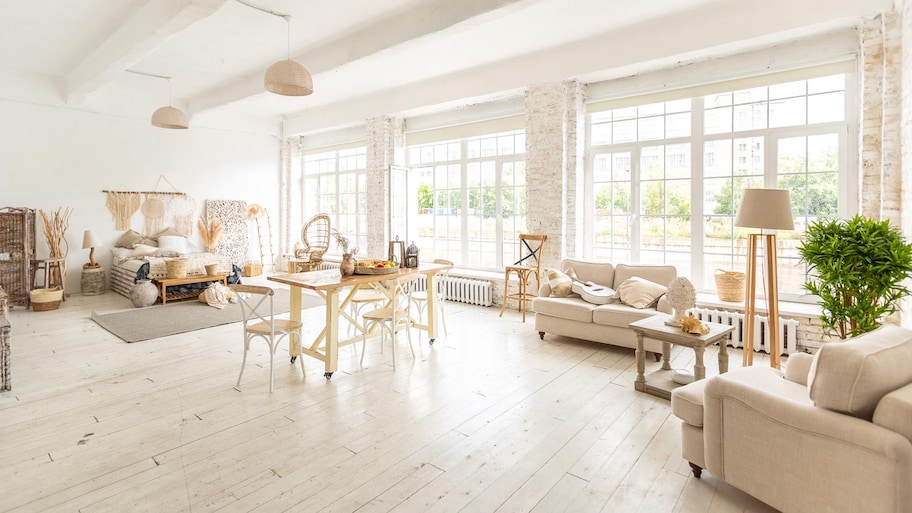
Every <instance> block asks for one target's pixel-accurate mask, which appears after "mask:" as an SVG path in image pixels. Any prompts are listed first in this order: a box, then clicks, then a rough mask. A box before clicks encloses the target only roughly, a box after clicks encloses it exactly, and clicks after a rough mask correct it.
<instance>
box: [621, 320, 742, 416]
mask: <svg viewBox="0 0 912 513" xmlns="http://www.w3.org/2000/svg"><path fill="white" fill-rule="evenodd" d="M668 319H669V316H668V315H664V314H657V315H653V316H650V317H649V318H646V319H642V320H639V321H636V322H631V323H630V324H629V325H628V326H629V327H630V329H632V330H633V331H634V333H636V336H637V347H636V364H637V378H636V381H635V382H634V384H633V387H634V388H635V389H637V390H639V391H640V392H646V393H649V394H652V395H656V396H659V397H664V398H665V399H671V391H672V390H673V389H674V388H676V387H679V386H680V385H678V384H677V383H675V382H674V381H673V380H672V379H671V376H672V373H671V371H672V368H671V345H672V344H674V345H678V346H684V347H689V348H692V349H693V350H694V354H695V355H696V361H695V362H694V380H695V381H696V380H700V379H703V378H705V377H706V367H705V366H704V365H703V352H704V350H705V349H706V347H707V346H711V345H713V344H715V343H716V342H719V374H724V373H726V372H728V345H727V344H726V343H725V339H726V337H728V334H729V333H731V332H732V331H734V329H735V327H734V326H728V325H725V324H717V323H714V322H704V323H703V324H705V325H707V326H708V327H709V333H707V334H706V335H691V334H690V333H685V332H684V331H682V330H681V328H678V327H676V326H668V325H666V324H665V321H667V320H668ZM644 338H651V339H655V340H658V341H660V342H662V347H663V351H662V353H663V358H662V368H661V369H660V370H657V371H655V372H653V373H651V374H649V381H650V382H647V381H646V376H645V372H646V351H645V349H644V347H643V339H644Z"/></svg>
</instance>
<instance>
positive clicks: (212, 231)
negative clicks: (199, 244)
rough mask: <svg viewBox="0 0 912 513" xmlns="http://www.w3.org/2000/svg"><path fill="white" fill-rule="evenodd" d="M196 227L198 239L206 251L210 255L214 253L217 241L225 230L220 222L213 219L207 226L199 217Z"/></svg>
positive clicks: (215, 218) (217, 219)
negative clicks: (198, 232)
mask: <svg viewBox="0 0 912 513" xmlns="http://www.w3.org/2000/svg"><path fill="white" fill-rule="evenodd" d="M196 226H197V228H199V231H200V238H201V239H203V244H205V245H206V250H207V251H209V252H210V253H215V248H216V246H218V243H219V239H221V238H222V232H223V231H224V230H225V227H224V226H223V225H222V221H221V220H219V218H217V217H213V218H212V219H211V220H210V221H209V223H208V224H207V223H206V220H205V219H203V218H202V217H201V218H199V221H198V222H197V223H196Z"/></svg>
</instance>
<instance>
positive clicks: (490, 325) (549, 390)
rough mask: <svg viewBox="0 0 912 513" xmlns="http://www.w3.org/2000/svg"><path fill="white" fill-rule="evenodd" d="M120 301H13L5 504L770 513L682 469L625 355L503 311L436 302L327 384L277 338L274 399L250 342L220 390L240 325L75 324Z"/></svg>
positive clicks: (3, 449)
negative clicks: (48, 308) (431, 328)
mask: <svg viewBox="0 0 912 513" xmlns="http://www.w3.org/2000/svg"><path fill="white" fill-rule="evenodd" d="M129 307H130V304H129V301H128V300H127V299H126V298H124V297H122V296H119V295H117V294H115V293H112V292H110V291H109V292H108V293H107V294H105V295H102V296H86V297H83V296H80V295H79V294H74V295H72V296H71V297H70V298H69V300H68V301H66V302H65V303H64V304H63V306H62V307H61V308H60V309H59V310H56V311H52V312H32V311H26V310H24V309H22V308H21V307H17V308H14V309H13V310H12V311H11V322H12V325H13V328H12V329H13V331H12V378H13V381H12V384H13V389H12V391H10V392H4V393H0V490H2V494H0V496H2V497H0V511H16V512H20V511H60V512H64V511H65V512H74V511H79V512H101V511H110V512H128V511H131V512H132V511H154V512H185V511H193V512H202V511H262V512H278V511H301V512H317V511H327V512H349V511H358V512H374V511H399V512H419V511H421V512H423V511H434V512H444V511H467V512H468V511H470V512H495V511H496V512H521V511H534V512H557V511H569V512H575V513H576V512H587V511H606V512H626V511H630V512H634V511H640V512H665V511H668V512H671V511H675V512H677V511H680V512H714V513H716V512H718V513H722V512H769V511H773V510H771V509H770V508H769V507H768V506H766V505H764V504H762V503H760V502H758V501H756V500H754V499H752V498H751V497H749V496H747V495H745V494H744V493H742V492H740V491H738V490H736V489H734V488H732V487H731V486H728V485H726V484H725V483H722V482H720V481H719V480H717V479H715V478H713V477H712V476H711V475H708V474H707V473H704V474H703V479H700V480H697V479H694V478H693V477H691V476H690V475H689V472H688V466H687V464H686V462H684V461H683V460H682V459H681V457H680V446H679V422H678V420H677V419H676V418H675V417H674V416H673V415H671V413H670V407H669V403H668V401H665V400H663V399H658V398H656V397H653V396H650V395H645V394H641V393H637V392H635V391H634V389H633V381H634V377H635V374H636V369H635V365H634V357H633V351H632V350H627V349H619V348H614V347H611V346H606V345H600V344H594V343H588V342H582V341H578V340H572V339H567V338H561V337H557V336H553V335H552V336H546V337H545V340H544V341H541V340H539V338H538V334H537V332H536V331H535V330H534V324H533V321H532V320H529V321H528V322H526V323H525V324H523V323H521V322H520V317H519V314H518V313H516V312H515V311H511V312H508V313H506V314H504V317H503V318H498V317H497V314H498V309H497V308H494V307H491V308H481V307H471V306H466V305H462V304H458V303H448V304H447V305H446V307H447V320H448V323H447V324H448V328H449V335H448V336H446V337H441V338H439V339H438V340H437V342H436V343H435V344H434V345H433V346H429V345H428V343H427V341H426V340H422V341H421V342H420V343H417V344H416V347H415V351H416V355H417V358H416V359H414V360H413V359H412V357H411V355H410V354H409V351H408V349H407V347H406V345H405V341H404V339H403V340H402V341H401V342H400V346H399V348H400V350H399V351H397V356H398V359H397V363H398V365H397V370H396V371H395V372H394V371H393V369H392V367H391V365H390V351H389V348H387V350H386V352H384V353H382V354H381V353H380V351H379V344H377V343H376V342H375V343H373V344H369V346H368V353H367V355H366V358H365V365H364V367H361V366H360V365H359V363H358V358H359V357H360V353H359V352H358V351H356V350H355V348H353V347H349V348H344V349H343V350H342V353H341V355H340V358H339V371H338V372H336V374H335V375H334V376H333V378H332V379H331V380H329V381H327V380H326V379H324V378H323V364H322V362H317V361H316V360H312V359H308V360H307V361H306V367H307V377H306V378H302V376H301V374H300V368H299V367H298V366H297V365H294V366H292V365H289V361H288V357H287V349H286V348H284V347H283V348H281V349H280V350H279V353H280V354H279V356H277V365H276V390H275V392H274V393H272V394H270V393H269V392H268V357H267V352H266V350H265V347H266V346H265V344H260V345H257V347H256V349H255V351H251V355H250V358H249V361H248V367H247V370H246V372H245V376H244V383H243V384H242V387H241V388H240V390H238V389H236V388H235V387H234V385H235V380H236V379H237V372H238V370H239V367H240V362H241V348H242V339H241V333H240V325H239V324H231V325H226V326H221V327H216V328H211V329H208V330H202V331H198V332H194V333H188V334H183V335H177V336H173V337H167V338H162V339H158V340H152V341H146V342H137V343H133V344H126V343H124V342H122V341H121V340H120V339H118V338H116V337H114V336H113V335H111V334H109V333H108V332H106V331H105V330H103V329H102V328H100V327H99V326H98V325H96V324H95V323H94V322H93V321H91V320H90V319H89V314H90V313H91V311H92V310H97V311H110V310H115V309H122V308H129ZM321 315H322V308H317V309H312V310H308V311H306V312H305V319H306V320H309V321H310V323H309V326H308V328H307V329H308V331H309V332H310V334H311V336H312V335H313V334H315V333H316V332H317V331H318V330H319V329H320V322H321ZM416 334H417V333H416ZM415 338H417V337H415ZM358 350H360V347H358ZM689 352H690V351H680V352H677V351H676V352H675V357H676V360H675V362H674V363H675V366H676V367H684V366H686V365H687V364H688V363H689V362H690V355H689V354H687V353H689ZM740 359H741V353H740V351H734V352H733V354H732V358H731V362H732V366H737V365H739V364H740V363H739V362H740ZM706 362H707V373H708V374H713V373H715V372H717V369H716V363H715V354H714V353H713V354H708V355H707V359H706ZM755 364H758V362H755ZM759 364H760V365H762V364H763V361H762V359H761V361H760V362H759ZM658 365H659V364H657V363H655V362H653V361H651V360H650V361H649V363H648V368H647V370H652V369H653V368H655V367H657V366H658Z"/></svg>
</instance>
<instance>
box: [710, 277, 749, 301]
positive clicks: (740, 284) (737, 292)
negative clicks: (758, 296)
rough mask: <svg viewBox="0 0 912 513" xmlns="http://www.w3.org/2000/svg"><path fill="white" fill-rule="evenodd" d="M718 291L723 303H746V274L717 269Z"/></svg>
mask: <svg viewBox="0 0 912 513" xmlns="http://www.w3.org/2000/svg"><path fill="white" fill-rule="evenodd" d="M716 291H717V292H718V294H719V299H720V300H722V301H731V302H733V303H740V302H742V301H744V273H739V272H737V271H723V270H722V269H716Z"/></svg>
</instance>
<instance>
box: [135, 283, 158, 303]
mask: <svg viewBox="0 0 912 513" xmlns="http://www.w3.org/2000/svg"><path fill="white" fill-rule="evenodd" d="M157 300H158V287H156V286H155V284H154V283H152V280H139V281H137V282H136V285H133V288H132V289H130V301H132V302H133V306H135V307H136V308H145V307H147V306H152V305H154V304H155V302H156V301H157Z"/></svg>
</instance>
